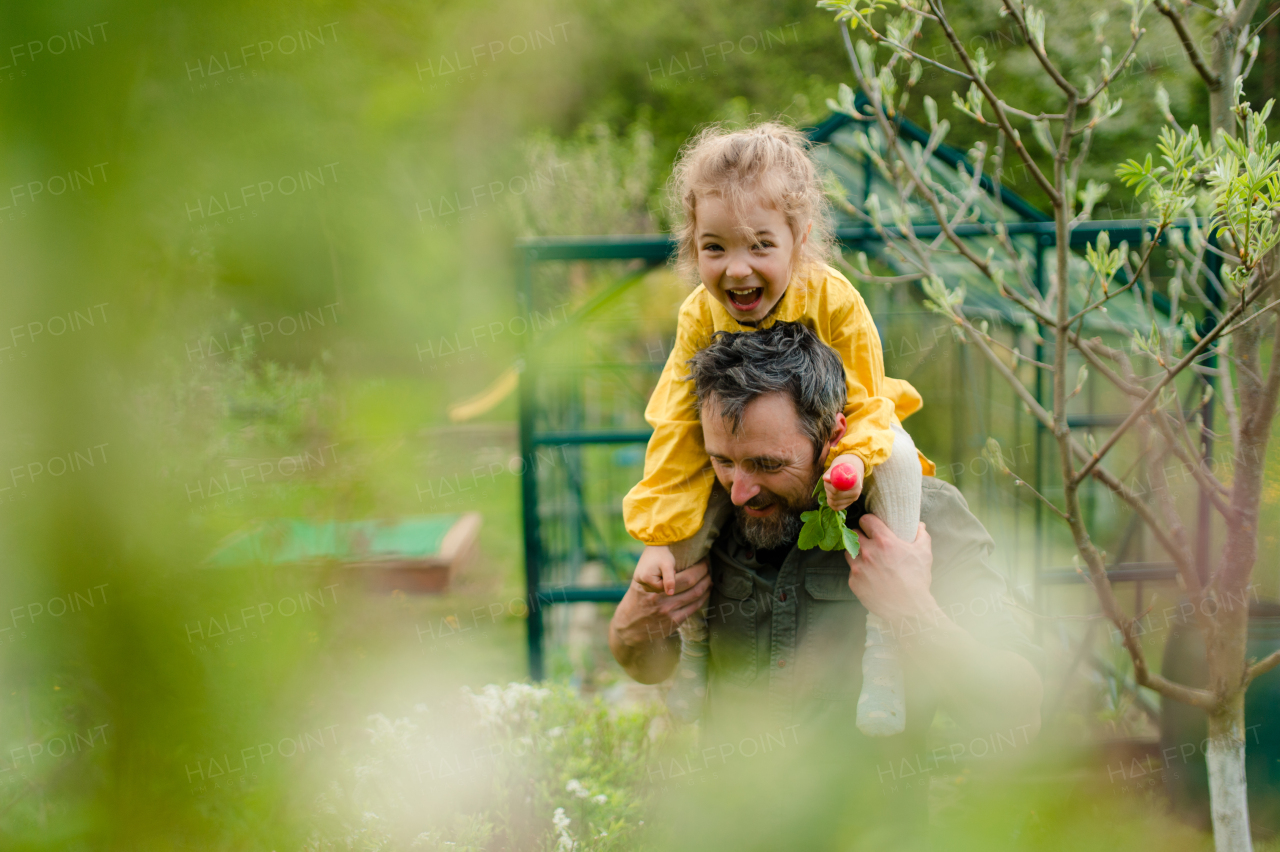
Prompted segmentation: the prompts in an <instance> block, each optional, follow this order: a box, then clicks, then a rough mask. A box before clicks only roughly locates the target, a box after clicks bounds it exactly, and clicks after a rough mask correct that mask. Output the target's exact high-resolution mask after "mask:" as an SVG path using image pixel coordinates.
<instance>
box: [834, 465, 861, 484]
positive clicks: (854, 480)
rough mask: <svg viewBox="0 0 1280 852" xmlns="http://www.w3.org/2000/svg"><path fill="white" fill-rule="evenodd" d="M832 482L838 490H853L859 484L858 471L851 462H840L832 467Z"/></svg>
mask: <svg viewBox="0 0 1280 852" xmlns="http://www.w3.org/2000/svg"><path fill="white" fill-rule="evenodd" d="M831 484H832V485H834V486H835V487H836V490H838V491H851V490H853V489H854V488H856V487H857V486H858V472H857V471H856V470H854V469H853V465H851V464H843V463H842V464H838V465H836V466H835V467H833V468H831Z"/></svg>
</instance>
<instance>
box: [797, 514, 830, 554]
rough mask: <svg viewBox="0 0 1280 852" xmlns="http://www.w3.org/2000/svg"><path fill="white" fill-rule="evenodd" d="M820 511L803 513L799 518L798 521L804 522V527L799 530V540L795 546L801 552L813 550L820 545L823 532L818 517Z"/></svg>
mask: <svg viewBox="0 0 1280 852" xmlns="http://www.w3.org/2000/svg"><path fill="white" fill-rule="evenodd" d="M821 515H822V512H821V510H815V511H812V512H805V513H804V514H802V515H801V516H800V520H802V521H804V526H802V527H801V528H800V540H799V541H798V542H796V545H797V546H798V547H799V548H800V549H801V550H813V549H814V548H815V547H817V546H818V545H819V544H821V543H822V538H823V533H824V530H823V528H822V521H821V520H820V516H821Z"/></svg>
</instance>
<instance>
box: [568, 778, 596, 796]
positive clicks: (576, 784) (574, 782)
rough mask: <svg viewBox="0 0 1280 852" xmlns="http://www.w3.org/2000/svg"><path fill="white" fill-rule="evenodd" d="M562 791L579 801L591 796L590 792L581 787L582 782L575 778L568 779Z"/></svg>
mask: <svg viewBox="0 0 1280 852" xmlns="http://www.w3.org/2000/svg"><path fill="white" fill-rule="evenodd" d="M564 791H565V792H566V793H572V794H573V795H575V796H577V797H578V798H579V799H585V798H586V797H587V796H590V795H591V791H590V790H588V789H587V788H586V787H583V786H582V782H581V781H579V780H578V779H577V778H570V779H569V783H568V784H565V785H564Z"/></svg>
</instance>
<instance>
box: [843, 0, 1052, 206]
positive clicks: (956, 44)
mask: <svg viewBox="0 0 1280 852" xmlns="http://www.w3.org/2000/svg"><path fill="white" fill-rule="evenodd" d="M928 2H929V6H930V8H932V9H933V13H934V14H935V15H937V16H938V25H939V26H941V27H942V31H943V32H944V33H945V34H946V36H947V41H949V42H951V48H952V49H953V50H954V51H955V52H956V54H957V55H958V56H959V57H960V61H961V62H962V63H964V67H965V68H966V69H967V70H968V72H969V74H970V76H971V77H972V78H973V84H974V85H975V86H977V87H978V90H979V91H980V92H982V94H983V95H984V96H985V97H986V99H987V100H988V101H990V102H991V109H992V111H993V112H995V114H996V122H997V123H998V124H999V125H1000V129H1001V130H1003V131H1004V132H1005V135H1007V136H1008V137H1009V139H1011V140H1012V141H1013V146H1014V148H1016V149H1017V151H1018V156H1019V157H1021V158H1022V162H1023V163H1025V164H1026V166H1027V169H1028V170H1029V171H1030V172H1031V176H1032V177H1033V178H1034V179H1035V182H1036V183H1037V184H1039V185H1040V188H1041V189H1043V190H1044V192H1045V194H1046V195H1048V196H1049V198H1050V199H1052V200H1053V201H1054V203H1059V202H1060V193H1059V192H1058V189H1057V187H1055V186H1054V185H1053V184H1052V183H1050V182H1049V179H1048V178H1047V177H1045V176H1044V172H1042V171H1040V167H1039V166H1038V165H1036V161H1035V159H1034V158H1033V157H1032V156H1031V152H1030V151H1028V150H1027V146H1025V145H1023V144H1022V139H1021V138H1020V137H1019V135H1018V132H1017V131H1016V130H1014V129H1013V125H1012V124H1010V123H1009V117H1008V116H1007V115H1005V112H1004V106H1003V102H1002V101H1001V100H1000V99H999V98H997V97H996V95H995V92H993V91H991V87H990V86H988V85H987V81H986V80H983V79H982V78H981V77H979V76H978V69H977V68H976V67H975V66H974V64H973V60H972V59H971V58H970V57H969V52H968V51H967V50H965V49H964V44H963V43H962V42H961V41H960V37H959V36H957V35H956V31H955V30H953V29H952V28H951V22H950V21H948V20H947V16H946V14H945V13H944V12H943V11H942V8H941V7H940V6H939V5H938V0H928ZM842 29H844V30H846V31H847V30H848V28H847V27H844V28H842Z"/></svg>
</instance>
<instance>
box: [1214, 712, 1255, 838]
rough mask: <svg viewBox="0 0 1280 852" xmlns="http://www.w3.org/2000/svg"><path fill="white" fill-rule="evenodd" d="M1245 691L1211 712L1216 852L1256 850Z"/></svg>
mask: <svg viewBox="0 0 1280 852" xmlns="http://www.w3.org/2000/svg"><path fill="white" fill-rule="evenodd" d="M1244 731H1245V728H1244V692H1239V693H1237V695H1236V697H1235V698H1234V699H1233V700H1232V701H1231V702H1229V703H1228V704H1227V706H1226V707H1225V708H1223V710H1222V711H1221V712H1219V713H1215V714H1211V715H1210V716H1209V752H1208V755H1207V757H1208V764H1209V802H1210V806H1211V809H1212V813H1213V847H1214V850H1215V852H1252V850H1253V840H1252V838H1251V837H1250V836H1249V799H1248V793H1247V787H1246V786H1245V774H1244Z"/></svg>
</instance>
